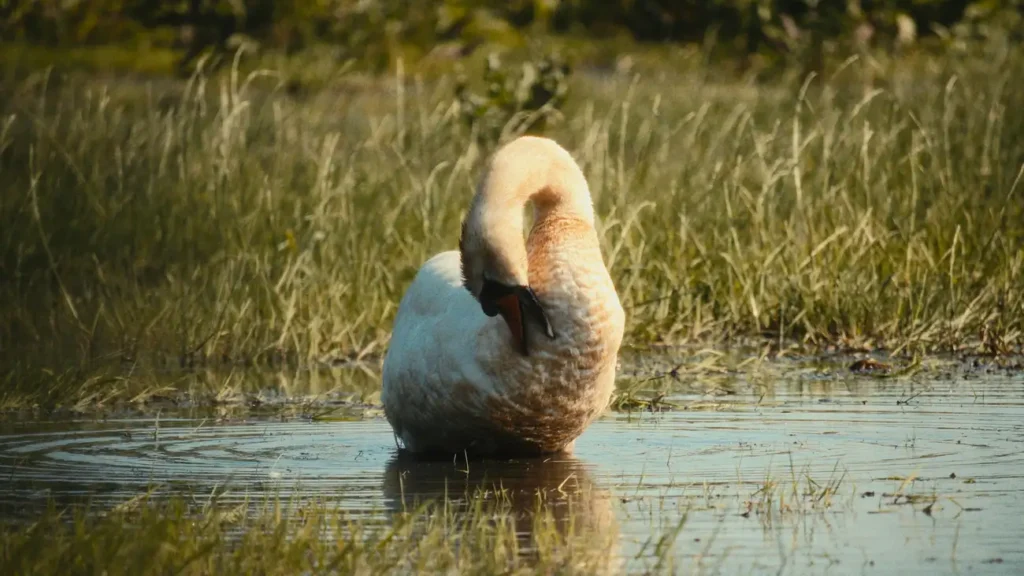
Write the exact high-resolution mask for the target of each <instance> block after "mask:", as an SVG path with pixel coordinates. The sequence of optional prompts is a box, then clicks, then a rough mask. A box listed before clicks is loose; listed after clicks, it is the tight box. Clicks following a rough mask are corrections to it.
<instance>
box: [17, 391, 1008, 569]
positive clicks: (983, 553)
mask: <svg viewBox="0 0 1024 576" xmlns="http://www.w3.org/2000/svg"><path fill="white" fill-rule="evenodd" d="M690 388H691V389H690V390H689V391H688V392H687V393H680V394H676V395H674V396H671V397H670V398H669V400H671V401H673V402H675V403H676V404H677V405H679V406H681V407H682V409H679V410H675V411H670V412H662V413H651V412H639V413H633V414H623V413H615V414H609V415H608V416H606V417H604V418H603V419H601V420H599V421H598V422H596V423H595V424H594V425H593V426H592V427H591V428H590V429H588V431H587V432H586V433H585V434H584V435H583V436H582V437H581V438H580V439H579V441H578V443H577V449H576V454H575V455H574V456H573V457H572V458H558V459H549V460H546V461H516V462H510V463H486V462H470V463H469V467H468V472H467V471H466V470H467V467H466V464H465V463H464V462H461V461H460V462H457V463H453V462H441V463H430V464H417V463H412V462H408V461H406V460H399V459H397V458H396V454H395V446H394V442H393V439H392V436H391V432H390V428H389V427H388V425H387V423H386V422H385V421H384V420H383V419H382V418H379V417H377V418H371V419H366V420H362V421H351V422H312V421H310V420H308V419H299V418H293V419H282V418H281V417H280V416H278V417H275V418H252V417H250V418H247V419H245V420H243V421H234V422H222V421H217V420H216V419H204V418H201V417H192V416H184V415H179V416H176V417H174V416H172V417H168V416H166V415H164V416H162V417H161V418H160V419H159V420H156V419H154V418H146V419H137V418H132V419H107V420H104V421H97V420H95V419H92V420H81V421H67V420H60V421H50V422H32V423H29V422H20V423H19V422H7V423H6V424H3V425H2V428H0V430H2V434H0V478H3V482H2V484H0V502H2V506H3V509H4V510H5V513H6V514H31V513H32V512H31V511H32V510H34V509H37V508H38V507H39V506H42V505H44V504H45V502H46V500H47V499H48V498H51V497H53V498H56V499H57V500H59V501H74V500H75V499H77V498H80V497H85V496H88V497H90V499H91V500H92V501H93V502H94V503H99V504H101V505H113V504H115V503H118V502H122V501H124V500H126V499H128V498H130V497H132V496H136V495H138V494H139V493H141V492H143V491H145V490H146V489H147V488H152V487H154V486H155V487H156V488H157V490H158V491H161V490H162V491H167V492H170V491H175V490H188V491H192V492H194V493H196V494H200V495H203V497H206V495H209V494H210V493H212V492H214V491H217V492H219V493H220V499H221V501H231V500H232V499H237V500H241V499H242V498H245V497H247V496H248V497H250V498H251V497H253V496H259V495H261V494H269V493H274V494H282V493H284V494H288V493H289V492H290V493H294V494H298V495H301V496H302V497H312V496H322V497H327V498H329V499H330V500H331V501H332V502H334V503H335V504H337V505H338V506H340V507H342V508H345V509H347V510H349V511H351V512H352V513H353V514H355V515H358V516H363V517H366V518H368V519H371V520H380V521H381V522H387V521H388V512H387V511H388V510H389V509H390V510H394V509H396V508H400V507H401V505H402V504H401V502H402V498H403V495H404V497H405V498H406V500H407V501H410V500H412V499H415V498H418V497H440V496H443V495H444V494H445V493H447V494H463V493H465V491H466V489H467V488H470V489H472V488H475V487H477V486H480V485H493V484H494V483H498V482H500V484H501V486H502V487H503V488H505V489H508V490H511V491H513V492H516V491H518V492H521V493H524V494H531V493H534V492H536V491H537V490H542V491H546V492H550V493H552V494H558V493H561V492H564V491H566V490H568V488H567V487H568V486H572V487H575V488H578V487H580V486H585V487H586V490H577V491H576V494H577V495H578V496H577V498H579V499H580V500H581V501H580V502H576V505H574V506H573V508H572V510H571V512H565V511H563V513H565V514H570V513H571V514H575V515H578V516H580V517H585V518H583V519H584V520H588V519H589V520H593V519H594V518H598V517H600V518H601V521H600V530H602V532H604V533H611V534H614V535H616V538H617V546H616V550H615V553H616V555H617V557H618V559H619V561H621V562H622V563H623V565H624V566H625V567H626V568H628V569H633V570H643V569H644V568H645V567H649V566H651V564H652V562H653V558H654V556H655V555H657V550H656V546H655V544H656V542H655V541H651V538H652V535H654V537H655V538H656V537H657V536H658V535H659V534H666V533H671V532H672V528H674V527H676V526H679V525H682V529H681V530H680V531H679V532H678V534H676V535H675V537H674V539H672V540H670V545H671V549H670V550H671V552H670V553H668V554H664V556H667V557H668V558H670V559H672V560H673V561H674V562H675V565H676V566H677V567H679V568H680V569H681V570H682V571H684V572H691V571H705V572H721V573H726V574H731V573H735V572H737V571H743V572H750V571H753V572H755V573H761V572H767V571H771V572H782V573H786V572H792V573H806V572H813V573H821V572H825V571H828V572H832V573H894V572H896V571H897V570H898V571H900V572H902V573H904V574H907V573H929V574H930V573H935V572H940V573H950V572H952V573H955V572H961V571H962V572H971V573H974V572H978V573H1000V574H1002V573H1005V574H1015V573H1022V572H1024V544H1022V542H1024V521H1021V518H1022V517H1024V378H1022V377H1021V376H1020V375H1019V374H1018V375H1013V374H1004V375H995V376H993V375H984V376H975V377H973V378H971V379H969V380H960V379H949V380H933V381H923V382H922V381H892V380H875V379H871V378H849V379H844V380H842V381H838V382H836V381H832V382H827V383H822V382H818V381H816V380H815V379H814V378H813V377H804V378H794V379H792V380H787V381H785V382H774V383H772V385H771V387H770V393H769V394H762V393H761V392H759V391H758V389H757V388H756V387H747V388H746V389H740V390H739V391H736V390H729V391H728V392H729V393H724V392H723V389H721V388H717V387H715V386H707V385H705V386H699V385H694V386H691V387H690ZM709 390H711V392H710V393H709V392H708V391H709ZM829 487H830V489H826V488H829ZM684 517H685V521H683V519H684Z"/></svg>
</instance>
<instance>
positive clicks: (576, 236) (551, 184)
mask: <svg viewBox="0 0 1024 576" xmlns="http://www.w3.org/2000/svg"><path fill="white" fill-rule="evenodd" d="M527 203H530V204H532V206H533V214H534V223H533V226H532V227H531V229H530V232H529V235H528V237H527V239H526V241H525V242H524V240H523V225H524V210H525V207H526V205H527ZM624 326H625V313H624V311H623V309H622V305H621V303H620V302H619V297H618V294H617V293H616V291H615V286H614V284H613V283H612V279H611V276H610V275H609V273H608V269H607V267H606V266H605V263H604V260H603V258H602V255H601V250H600V245H599V242H598V237H597V232H596V230H595V229H594V208H593V202H592V200H591V196H590V190H589V187H588V186H587V181H586V178H585V177H584V175H583V172H582V170H580V167H579V166H578V165H577V163H576V162H575V160H573V158H572V156H571V155H570V154H569V152H568V151H566V150H565V149H564V148H562V146H560V145H559V144H558V143H556V142H555V141H553V140H550V139H547V138H541V137H536V136H521V137H519V138H516V139H515V140H512V141H511V142H509V143H507V144H505V145H503V146H502V147H500V148H499V149H498V150H497V151H496V152H495V153H494V154H493V155H492V156H491V158H490V159H489V161H488V162H487V164H486V166H485V168H484V173H483V175H482V177H481V178H480V180H479V183H478V185H477V188H476V192H475V194H474V196H473V199H472V201H471V203H470V206H469V210H468V212H467V214H466V217H465V218H464V220H463V223H462V233H461V237H460V239H459V249H458V250H451V251H447V252H442V253H440V254H437V255H436V256H433V257H432V258H430V259H429V260H428V261H427V262H426V263H425V264H423V266H422V267H421V268H420V269H419V271H418V272H417V274H416V277H415V278H414V279H413V282H412V284H411V285H410V286H409V288H408V290H407V291H406V293H405V295H404V296H403V297H402V300H401V302H400V303H399V306H398V311H397V312H396V315H395V321H394V326H393V328H392V336H391V341H390V343H389V346H388V350H387V353H386V355H385V358H384V366H383V374H382V376H383V389H382V392H381V401H382V403H383V404H384V414H385V417H386V418H387V420H388V422H389V423H390V424H391V427H392V429H393V431H394V435H395V441H396V444H397V445H398V448H399V449H400V450H405V451H407V452H411V453H414V454H420V455H437V456H451V455H453V454H458V455H467V456H468V455H474V456H478V457H501V456H508V457H514V456H530V455H541V454H550V453H559V452H561V453H571V452H572V449H573V446H574V444H575V440H576V438H577V437H579V435H580V434H582V433H583V431H584V429H585V428H586V427H587V426H588V425H589V424H590V423H591V422H592V421H593V420H594V419H595V418H597V417H598V416H599V415H600V414H601V413H602V412H603V411H604V409H605V408H606V407H607V405H608V402H609V399H610V397H611V393H612V390H613V387H614V380H615V369H616V362H617V356H618V351H619V346H620V344H621V342H622V335H623V329H624Z"/></svg>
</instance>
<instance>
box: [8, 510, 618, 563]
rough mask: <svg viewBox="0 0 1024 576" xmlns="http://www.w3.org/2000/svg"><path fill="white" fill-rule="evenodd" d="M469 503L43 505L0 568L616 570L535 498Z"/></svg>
mask: <svg viewBox="0 0 1024 576" xmlns="http://www.w3.org/2000/svg"><path fill="white" fill-rule="evenodd" d="M470 500H471V501H470V504H469V506H470V509H469V510H468V511H459V512H457V511H456V510H455V509H454V508H453V507H452V506H450V504H448V503H447V501H443V502H430V503H427V504H424V505H423V506H420V507H418V508H416V509H415V510H410V511H400V512H395V513H394V514H393V515H392V520H391V522H379V521H368V520H365V519H361V518H359V517H358V516H355V515H352V514H349V513H346V512H344V511H342V510H339V509H337V508H336V507H334V506H332V505H331V504H330V503H329V502H324V501H311V502H304V503H298V504H294V503H291V504H290V503H285V502H282V501H277V500H271V501H269V502H267V503H266V504H264V505H263V506H255V507H253V506H250V505H248V504H241V505H238V506H235V507H228V508H224V507H218V506H210V505H205V506H198V507H197V506H196V505H194V504H191V503H190V502H189V501H188V500H186V499H183V498H172V499H170V500H157V501H151V500H148V499H145V498H143V499H139V500H132V501H129V502H128V503H126V505H124V506H120V507H118V508H115V509H113V510H107V511H104V512H103V513H102V514H96V513H95V511H92V512H90V511H89V510H87V509H81V508H77V509H70V510H65V511H61V510H59V509H57V508H54V507H51V508H50V509H49V510H48V511H47V512H46V513H44V514H42V515H41V516H40V517H39V518H38V519H36V520H34V521H32V522H31V523H29V524H25V523H23V522H12V521H5V522H3V523H0V566H3V568H4V573H7V574H85V573H104V574H253V573H257V574H324V573H342V574H392V573H395V572H400V573H417V574H419V573H429V574H446V573H459V574H496V573H501V574H534V573H537V572H538V571H539V572H541V573H548V574H551V573H559V574H598V573H612V572H614V566H615V565H616V563H615V559H614V554H615V553H614V548H615V546H614V545H615V542H614V536H613V533H610V532H607V531H601V530H599V529H597V528H596V527H593V526H589V525H587V523H580V524H576V523H572V522H559V521H558V520H557V519H556V518H555V516H554V515H553V513H552V508H551V507H550V506H547V505H543V504H541V503H540V501H539V500H538V504H537V506H536V508H535V510H536V513H535V514H532V515H530V516H529V517H524V516H522V515H517V514H516V513H515V510H514V508H513V507H512V506H510V505H509V504H508V503H507V502H505V501H502V500H494V499H485V498H483V497H482V496H480V495H475V496H472V497H471V498H470ZM563 505H566V506H567V505H571V503H569V504H563ZM604 528H605V529H607V526H604Z"/></svg>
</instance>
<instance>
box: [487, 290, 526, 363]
mask: <svg viewBox="0 0 1024 576" xmlns="http://www.w3.org/2000/svg"><path fill="white" fill-rule="evenodd" d="M494 303H495V304H497V305H498V314H501V318H502V319H503V320H504V321H505V324H508V329H509V331H511V332H512V343H513V344H514V345H515V347H516V349H517V350H519V351H520V352H522V353H523V355H524V356H525V355H526V354H527V352H526V326H525V324H524V322H523V309H522V308H521V307H520V305H519V296H517V295H516V294H515V293H512V294H506V295H505V296H502V297H500V298H497V299H496V300H495V301H494Z"/></svg>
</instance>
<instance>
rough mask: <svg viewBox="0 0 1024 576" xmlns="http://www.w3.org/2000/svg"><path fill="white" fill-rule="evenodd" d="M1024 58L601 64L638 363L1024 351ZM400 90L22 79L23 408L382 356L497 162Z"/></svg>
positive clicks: (16, 366) (1, 193)
mask: <svg viewBox="0 0 1024 576" xmlns="http://www.w3.org/2000/svg"><path fill="white" fill-rule="evenodd" d="M1021 63H1022V60H1021V58H1020V57H1019V56H1017V55H1015V54H1009V55H1007V54H1003V55H1001V56H999V57H992V58H990V59H988V60H982V59H962V60H958V59H956V58H952V57H950V58H947V59H936V60H925V61H921V62H915V63H912V64H907V65H902V66H901V65H897V64H893V65H891V66H889V67H887V68H886V69H884V70H882V71H881V72H879V70H878V66H877V63H872V62H868V61H850V62H848V63H847V64H846V65H845V66H842V67H840V68H838V69H835V70H830V71H829V72H828V74H827V75H824V76H819V77H810V78H806V79H803V80H801V81H799V82H796V83H793V84H789V83H786V82H781V83H779V84H772V85H758V84H754V83H752V82H749V81H740V80H735V81H732V82H722V81H713V80H710V79H709V78H710V75H706V74H701V73H691V72H686V73H673V72H672V71H667V73H666V75H665V76H664V77H663V78H659V79H654V78H645V77H642V76H637V77H627V76H618V75H608V76H603V75H601V74H603V73H601V74H587V73H580V74H578V75H577V77H576V78H575V80H574V85H573V88H572V95H571V104H570V106H569V108H568V109H567V110H566V114H565V121H564V122H563V123H561V124H560V125H559V126H556V127H553V128H551V129H550V130H549V135H551V136H553V137H555V138H557V139H558V140H559V141H560V142H562V143H563V144H564V145H565V146H566V147H567V148H569V149H570V150H571V151H572V152H573V153H574V154H575V156H576V157H577V159H578V160H579V162H580V163H581V165H582V166H583V168H584V170H585V172H586V173H587V176H588V178H589V181H590V183H591V187H592V191H593V194H594V197H595V202H596V205H597V211H598V214H599V218H600V221H599V227H600V234H601V238H602V242H603V244H604V253H605V255H606V261H607V263H608V265H609V267H610V268H611V270H612V274H613V277H614V279H615V282H616V285H617V287H618V290H619V293H620V296H621V298H622V300H623V304H624V307H625V308H626V311H627V318H628V332H627V337H626V346H627V347H629V348H643V347H644V346H645V345H647V344H649V343H673V344H699V345H704V346H718V345H721V344H723V343H726V342H732V341H735V340H737V339H745V340H752V341H754V342H761V343H765V344H767V345H769V346H771V347H774V349H775V350H779V349H782V348H783V347H784V346H786V345H791V344H793V343H795V344H797V345H800V346H804V347H809V348H812V349H813V348H816V347H821V346H833V345H834V346H840V347H852V348H855V349H865V350H867V349H877V348H883V349H887V350H889V351H891V352H895V353H913V354H920V353H925V352H936V351H937V352H962V351H971V352H982V353H986V354H1007V353H1012V352H1014V351H1016V350H1019V347H1020V344H1021V341H1022V339H1024V336H1022V330H1024V324H1022V321H1024V320H1022V319H1024V292H1022V290H1021V287H1022V286H1024V224H1022V223H1024V182H1022V175H1024V141H1022V140H1021V139H1020V137H1019V134H1020V133H1021V130H1022V128H1024V90H1020V89H1018V86H1017V85H1018V84H1019V83H1020V80H1019V78H1020V77H1021V74H1020V71H1021V69H1022V67H1021ZM404 79H405V82H404V83H403V84H402V87H401V89H398V88H397V87H396V81H395V79H390V80H388V79H382V80H380V81H378V82H374V83H371V84H369V85H361V86H360V87H358V88H356V87H353V86H351V85H348V84H345V83H343V82H342V83H339V84H336V85H334V86H333V87H331V88H325V89H323V90H320V91H317V92H315V93H313V94H310V95H307V96H303V97H301V98H296V97H294V96H292V95H289V94H288V93H287V91H286V90H284V89H279V88H275V87H277V86H278V84H277V80H276V79H275V77H274V76H273V75H272V74H271V75H259V74H257V75H252V76H248V77H245V76H242V75H239V74H234V75H233V74H230V73H226V74H219V75H216V76H213V77H206V76H203V75H199V76H197V77H195V78H193V79H192V80H191V81H189V82H187V83H185V82H181V83H176V82H166V81H162V82H154V83H146V82H142V81H138V80H131V81H129V80H125V81H113V80H103V81H93V80H89V79H87V78H83V77H81V76H76V75H70V76H57V75H47V74H42V73H40V74H37V75H35V76H33V77H31V78H28V79H26V80H24V81H22V82H21V83H20V84H18V85H11V86H7V87H5V88H4V89H3V91H2V92H0V107H2V112H3V121H2V124H0V176H2V178H0V189H2V190H0V350H2V352H0V356H2V362H3V365H4V366H5V372H6V373H7V374H8V377H7V379H6V382H5V385H4V386H5V394H6V395H7V397H8V400H6V401H7V402H15V398H16V397H18V396H19V395H23V394H22V393H23V392H24V391H25V390H28V389H29V388H30V387H31V388H32V389H33V390H35V393H36V394H38V386H43V387H44V388H46V387H49V388H51V389H52V390H53V393H54V397H57V396H60V395H61V393H60V389H62V388H61V387H62V386H65V384H58V383H59V382H64V383H66V387H67V388H68V389H74V388H75V387H80V386H86V385H87V386H88V387H89V388H90V389H93V390H94V392H95V394H97V395H99V396H103V395H104V394H110V393H111V391H114V390H120V389H122V388H119V387H124V386H129V387H130V386H132V384H131V382H132V379H133V378H136V377H137V375H139V374H141V373H142V372H143V371H144V370H146V369H150V368H152V367H153V366H165V367H169V368H173V367H178V368H181V367H185V368H192V367H194V366H199V365H209V364H212V363H217V364H221V365H243V366H244V365H252V364H258V365H272V366H281V365H286V366H295V365H302V364H307V363H311V362H312V363H316V362H338V361H345V362H351V361H354V360H359V361H366V362H370V363H373V362H379V360H380V358H381V355H382V354H383V352H384V351H385V350H386V347H387V343H388V338H389V335H390V325H391V320H392V318H393V316H394V313H395V308H396V305H397V302H398V301H399V299H400V297H401V295H402V293H403V291H404V290H405V288H406V286H407V285H408V283H409V281H410V280H411V279H412V276H413V274H415V272H416V270H417V268H418V267H419V266H420V265H421V264H422V263H423V261H424V260H425V259H426V258H428V257H429V256H430V255H432V254H434V253H436V252H438V251H440V250H444V249H450V248H452V247H454V246H455V245H456V240H457V235H458V230H459V223H460V221H461V218H462V215H463V213H464V209H465V205H466V202H467V200H468V198H469V196H470V194H471V193H472V188H473V185H474V183H475V180H476V178H477V176H478V174H479V168H480V165H481V161H482V159H483V158H484V157H485V156H486V154H487V153H488V151H489V150H487V149H481V148H478V147H477V146H476V145H475V144H474V143H473V142H474V139H473V137H472V136H471V134H469V133H468V131H467V130H466V129H465V127H464V126H462V125H461V124H460V122H459V119H458V115H457V114H456V113H455V111H454V110H453V109H452V106H451V102H452V100H451V89H452V85H451V79H450V78H441V79H440V80H438V81H431V82H419V81H417V80H416V78H415V77H414V76H413V75H411V74H408V75H407V76H406V77H404ZM19 391H21V392H19ZM142 391H143V390H136V391H135V392H134V393H140V392H142ZM125 394H126V393H122V394H121V395H122V396H124V395H125Z"/></svg>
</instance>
